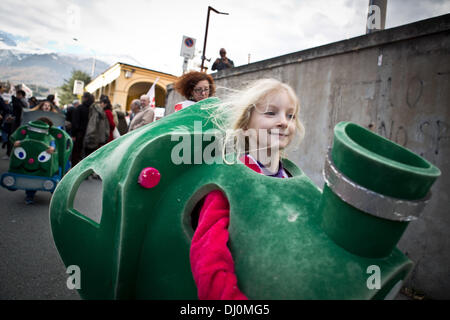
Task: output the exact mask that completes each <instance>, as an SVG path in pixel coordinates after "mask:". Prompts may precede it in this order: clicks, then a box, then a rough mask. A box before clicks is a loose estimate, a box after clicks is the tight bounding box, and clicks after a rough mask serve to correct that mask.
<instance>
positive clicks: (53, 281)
mask: <svg viewBox="0 0 450 320" xmlns="http://www.w3.org/2000/svg"><path fill="white" fill-rule="evenodd" d="M5 154H6V149H0V158H1V157H3V156H4V155H5ZM8 166H9V161H8V160H1V159H0V174H2V173H4V172H6V171H7V170H8ZM50 199H51V194H50V193H49V192H37V194H36V196H35V203H34V204H32V205H26V204H25V192H24V191H19V190H18V191H14V192H12V191H9V190H7V189H5V188H3V187H0V300H23V299H31V300H54V299H61V300H77V299H80V297H79V295H78V293H77V291H76V290H69V289H68V288H67V285H66V282H67V279H68V276H69V274H66V268H65V266H64V264H63V263H62V260H61V259H60V257H59V254H58V252H57V250H56V247H55V244H54V242H53V238H52V234H51V229H50V222H49V211H48V209H49V204H50Z"/></svg>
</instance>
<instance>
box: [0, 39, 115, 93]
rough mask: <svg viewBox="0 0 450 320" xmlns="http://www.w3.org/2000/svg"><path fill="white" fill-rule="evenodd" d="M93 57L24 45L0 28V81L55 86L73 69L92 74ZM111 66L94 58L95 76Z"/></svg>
mask: <svg viewBox="0 0 450 320" xmlns="http://www.w3.org/2000/svg"><path fill="white" fill-rule="evenodd" d="M92 64H93V57H85V56H77V55H73V54H61V53H54V52H50V51H48V50H47V51H46V50H42V49H39V48H36V49H33V48H29V47H27V48H24V47H21V46H20V43H19V42H17V41H15V40H14V36H12V35H11V34H9V33H6V32H3V31H0V81H6V80H9V81H10V82H11V83H13V84H19V83H25V84H35V85H40V86H44V87H47V88H56V87H59V86H61V85H62V84H63V83H64V79H69V78H70V76H71V74H72V70H82V71H84V72H86V73H87V74H89V75H90V74H91V71H92ZM109 66H110V64H109V63H106V62H104V61H102V60H100V59H98V58H97V59H95V72H94V77H95V76H97V75H99V74H100V73H102V72H103V71H105V70H106V69H107V68H108V67H109Z"/></svg>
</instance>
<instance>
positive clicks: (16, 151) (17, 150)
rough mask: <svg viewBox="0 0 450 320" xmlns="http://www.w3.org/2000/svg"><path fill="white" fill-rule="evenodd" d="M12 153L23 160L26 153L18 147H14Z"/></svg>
mask: <svg viewBox="0 0 450 320" xmlns="http://www.w3.org/2000/svg"><path fill="white" fill-rule="evenodd" d="M14 155H15V156H16V157H17V158H19V159H20V160H23V159H25V158H26V157H27V153H26V152H25V149H24V148H21V147H18V148H15V149H14Z"/></svg>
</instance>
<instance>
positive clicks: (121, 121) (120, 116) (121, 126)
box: [113, 103, 128, 136]
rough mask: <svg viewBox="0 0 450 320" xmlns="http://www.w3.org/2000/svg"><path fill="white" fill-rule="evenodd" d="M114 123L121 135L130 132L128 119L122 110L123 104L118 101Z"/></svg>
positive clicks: (114, 112) (115, 107)
mask: <svg viewBox="0 0 450 320" xmlns="http://www.w3.org/2000/svg"><path fill="white" fill-rule="evenodd" d="M113 116H114V124H115V125H116V128H117V130H118V131H119V133H120V135H121V136H123V135H124V134H125V133H127V132H128V125H127V121H126V120H125V112H123V111H122V106H121V105H120V104H118V103H116V104H115V105H114V107H113Z"/></svg>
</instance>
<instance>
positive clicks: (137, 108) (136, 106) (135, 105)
mask: <svg viewBox="0 0 450 320" xmlns="http://www.w3.org/2000/svg"><path fill="white" fill-rule="evenodd" d="M139 112H141V100H139V99H134V100H133V101H131V104H130V120H129V123H128V128H129V127H130V123H131V121H133V118H134V117H135V116H136V115H137V114H138V113H139Z"/></svg>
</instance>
